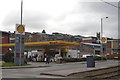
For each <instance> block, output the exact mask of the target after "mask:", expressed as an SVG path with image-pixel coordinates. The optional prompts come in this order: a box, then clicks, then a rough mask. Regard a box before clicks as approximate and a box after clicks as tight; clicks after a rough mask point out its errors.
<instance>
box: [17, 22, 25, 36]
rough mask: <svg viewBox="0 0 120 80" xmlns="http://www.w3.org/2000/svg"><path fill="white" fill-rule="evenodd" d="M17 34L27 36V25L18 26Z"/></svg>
mask: <svg viewBox="0 0 120 80" xmlns="http://www.w3.org/2000/svg"><path fill="white" fill-rule="evenodd" d="M16 34H25V25H20V24H16Z"/></svg>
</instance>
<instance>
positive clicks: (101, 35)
mask: <svg viewBox="0 0 120 80" xmlns="http://www.w3.org/2000/svg"><path fill="white" fill-rule="evenodd" d="M104 18H108V17H103V18H101V34H100V40H101V54H102V53H103V42H102V37H103V19H104Z"/></svg>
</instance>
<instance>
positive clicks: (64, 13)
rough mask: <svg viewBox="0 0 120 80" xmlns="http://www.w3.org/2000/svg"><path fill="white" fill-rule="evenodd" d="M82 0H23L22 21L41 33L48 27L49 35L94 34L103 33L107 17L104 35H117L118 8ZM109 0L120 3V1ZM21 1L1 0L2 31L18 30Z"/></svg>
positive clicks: (28, 29) (99, 1) (29, 28)
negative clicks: (101, 26) (16, 27)
mask: <svg viewBox="0 0 120 80" xmlns="http://www.w3.org/2000/svg"><path fill="white" fill-rule="evenodd" d="M83 1H84V2H83ZM83 1H82V0H23V2H24V3H23V24H25V29H26V32H42V30H43V29H45V30H46V32H47V33H48V34H51V33H52V32H59V33H65V34H72V35H85V36H95V35H96V32H100V19H101V18H103V17H106V16H107V17H109V18H108V19H105V18H104V19H103V33H104V36H105V37H112V38H117V37H118V9H117V8H115V7H113V6H111V5H109V4H106V3H104V2H102V1H101V0H83ZM88 1H89V2H88ZM95 1H96V2H95ZM104 1H108V0H104ZM109 1H111V2H109V3H111V4H113V5H115V6H118V1H119V0H109ZM113 1H114V2H113ZM20 2H21V0H0V30H2V31H12V32H13V31H14V30H15V24H16V23H20V8H21V7H20V5H21V4H20Z"/></svg>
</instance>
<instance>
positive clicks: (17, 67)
mask: <svg viewBox="0 0 120 80" xmlns="http://www.w3.org/2000/svg"><path fill="white" fill-rule="evenodd" d="M43 67H50V66H23V67H22V66H20V67H19V66H15V67H1V69H23V68H43Z"/></svg>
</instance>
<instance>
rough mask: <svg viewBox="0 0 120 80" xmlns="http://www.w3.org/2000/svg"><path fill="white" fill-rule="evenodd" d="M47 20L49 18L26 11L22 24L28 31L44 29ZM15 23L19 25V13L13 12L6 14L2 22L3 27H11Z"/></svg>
mask: <svg viewBox="0 0 120 80" xmlns="http://www.w3.org/2000/svg"><path fill="white" fill-rule="evenodd" d="M49 19H50V16H48V15H46V14H43V13H40V12H36V11H27V10H26V11H25V12H24V14H23V24H25V25H26V27H27V28H28V30H30V31H32V30H33V29H34V30H35V29H39V28H42V29H43V28H46V27H47V21H48V20H49ZM16 23H20V13H19V12H15V11H12V12H10V13H8V15H7V16H6V17H5V19H4V21H3V22H2V24H3V26H13V25H15V24H16Z"/></svg>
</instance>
